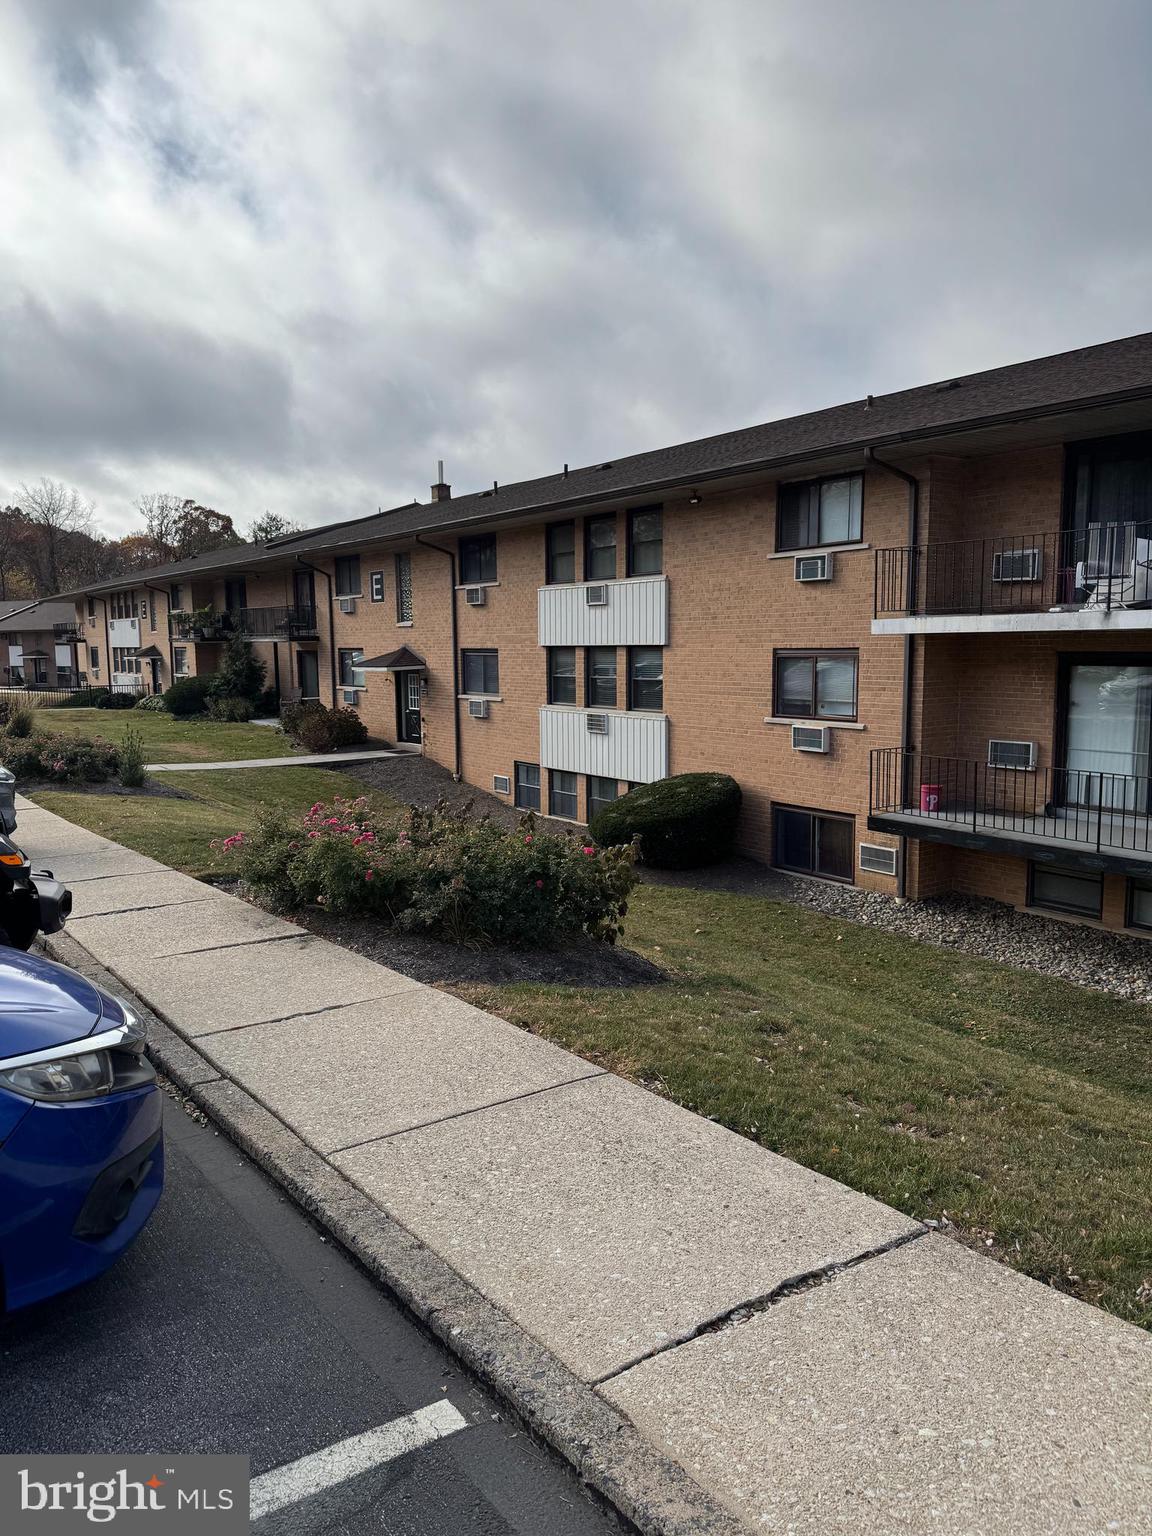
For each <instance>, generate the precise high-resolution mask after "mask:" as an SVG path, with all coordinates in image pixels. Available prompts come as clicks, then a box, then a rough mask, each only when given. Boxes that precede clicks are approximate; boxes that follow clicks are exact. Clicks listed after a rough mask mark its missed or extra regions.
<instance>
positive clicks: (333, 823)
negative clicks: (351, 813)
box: [324, 816, 340, 827]
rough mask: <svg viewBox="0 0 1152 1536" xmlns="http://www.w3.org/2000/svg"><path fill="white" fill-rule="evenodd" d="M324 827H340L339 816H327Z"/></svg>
mask: <svg viewBox="0 0 1152 1536" xmlns="http://www.w3.org/2000/svg"><path fill="white" fill-rule="evenodd" d="M324 825H325V826H326V827H338V826H339V825H340V818H339V816H329V818H328V820H327V821H326V822H325V823H324Z"/></svg>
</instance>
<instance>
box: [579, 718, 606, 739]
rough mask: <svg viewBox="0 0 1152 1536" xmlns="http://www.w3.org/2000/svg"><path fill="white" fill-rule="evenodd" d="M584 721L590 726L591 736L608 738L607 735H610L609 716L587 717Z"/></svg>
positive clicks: (589, 732)
mask: <svg viewBox="0 0 1152 1536" xmlns="http://www.w3.org/2000/svg"><path fill="white" fill-rule="evenodd" d="M584 720H585V723H586V724H587V726H588V734H589V735H590V736H607V734H608V716H607V715H585V717H584Z"/></svg>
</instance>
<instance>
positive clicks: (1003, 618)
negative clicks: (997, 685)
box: [872, 523, 1152, 635]
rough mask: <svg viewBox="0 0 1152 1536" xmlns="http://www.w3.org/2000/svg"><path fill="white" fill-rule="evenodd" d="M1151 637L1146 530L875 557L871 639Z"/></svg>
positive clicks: (1007, 538)
mask: <svg viewBox="0 0 1152 1536" xmlns="http://www.w3.org/2000/svg"><path fill="white" fill-rule="evenodd" d="M1150 628H1152V523H1104V524H1092V525H1090V526H1089V527H1088V528H1086V529H1080V530H1077V531H1065V532H1059V533H1035V534H1011V535H1004V536H1001V537H997V538H990V539H966V540H960V541H955V542H950V543H940V544H926V545H923V546H921V547H918V548H913V547H909V546H907V545H904V546H900V547H897V548H894V549H878V550H877V551H876V576H875V599H874V610H873V620H872V633H873V634H874V635H884V634H965V633H967V634H979V633H1011V632H1014V631H1015V632H1027V633H1037V632H1044V631H1047V632H1054V631H1055V632H1058V631H1062V630H1063V631H1068V630H1071V631H1079V632H1084V631H1092V630H1103V631H1121V630H1130V629H1150Z"/></svg>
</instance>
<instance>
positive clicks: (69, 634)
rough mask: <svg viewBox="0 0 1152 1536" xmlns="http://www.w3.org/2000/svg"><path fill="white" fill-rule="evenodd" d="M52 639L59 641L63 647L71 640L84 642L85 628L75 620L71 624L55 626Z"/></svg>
mask: <svg viewBox="0 0 1152 1536" xmlns="http://www.w3.org/2000/svg"><path fill="white" fill-rule="evenodd" d="M52 638H53V639H54V640H59V641H60V643H61V644H62V645H64V644H66V643H67V642H68V641H70V640H83V638H84V627H83V625H82V624H80V623H78V622H76V621H75V620H74V621H73V622H72V623H69V624H53V626H52Z"/></svg>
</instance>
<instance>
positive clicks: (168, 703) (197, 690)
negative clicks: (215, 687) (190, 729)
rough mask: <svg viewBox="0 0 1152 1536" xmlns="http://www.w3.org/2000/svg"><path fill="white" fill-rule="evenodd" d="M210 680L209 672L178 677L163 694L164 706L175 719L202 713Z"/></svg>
mask: <svg viewBox="0 0 1152 1536" xmlns="http://www.w3.org/2000/svg"><path fill="white" fill-rule="evenodd" d="M211 681H212V679H211V675H210V674H209V675H207V676H205V675H203V674H200V675H195V674H194V675H193V676H191V677H178V678H177V679H176V681H175V682H174V683H173V684H172V686H171V687H170V688H169V689H168V691H167V692H166V693H165V695H164V708H165V709H166V710H167V711H168V713H169V714H170V715H175V716H176V718H177V719H187V718H188V717H189V716H191V715H202V714H203V713H204V705H205V701H206V700H207V698H208V690H209V687H210V685H211Z"/></svg>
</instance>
